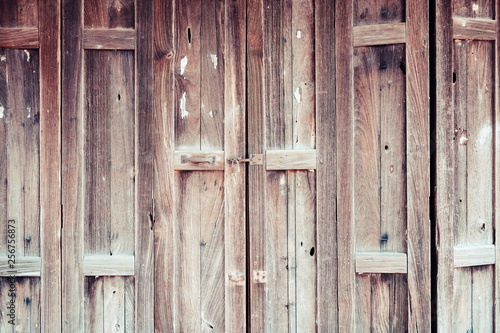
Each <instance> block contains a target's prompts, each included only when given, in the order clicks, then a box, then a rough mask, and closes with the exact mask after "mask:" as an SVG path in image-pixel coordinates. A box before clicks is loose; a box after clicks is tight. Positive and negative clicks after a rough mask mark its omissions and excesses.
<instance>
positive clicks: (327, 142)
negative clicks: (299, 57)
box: [314, 0, 338, 332]
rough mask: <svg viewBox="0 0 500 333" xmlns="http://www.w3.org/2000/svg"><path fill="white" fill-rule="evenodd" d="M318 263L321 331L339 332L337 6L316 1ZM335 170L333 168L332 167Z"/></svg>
mask: <svg viewBox="0 0 500 333" xmlns="http://www.w3.org/2000/svg"><path fill="white" fill-rule="evenodd" d="M314 6H315V24H316V26H315V35H316V36H315V43H316V45H315V61H316V64H315V76H316V77H315V81H316V149H317V151H316V158H317V162H316V165H317V171H316V185H317V187H316V200H317V202H316V215H317V216H316V218H317V220H316V243H317V245H316V263H317V295H316V297H317V301H316V306H317V322H318V331H320V332H324V331H337V326H338V322H337V318H338V312H337V274H338V271H337V260H338V258H337V224H336V222H337V221H336V220H337V209H336V208H337V186H336V183H337V168H336V166H337V151H336V149H335V148H336V132H337V110H336V105H335V87H336V84H335V83H336V82H335V73H336V71H335V45H336V40H335V34H334V33H328V34H325V33H324V32H325V31H333V30H334V28H335V6H333V5H332V4H331V3H330V2H329V1H326V0H320V1H315V4H314ZM332 165H334V166H335V167H334V168H332V167H331V166H332Z"/></svg>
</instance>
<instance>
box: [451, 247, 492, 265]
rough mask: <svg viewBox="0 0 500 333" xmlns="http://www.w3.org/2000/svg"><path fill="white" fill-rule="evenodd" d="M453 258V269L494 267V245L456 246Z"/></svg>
mask: <svg viewBox="0 0 500 333" xmlns="http://www.w3.org/2000/svg"><path fill="white" fill-rule="evenodd" d="M454 258H455V261H454V262H455V267H470V266H482V265H494V264H495V261H496V253H495V245H476V246H458V247H457V246H456V247H455V249H454Z"/></svg>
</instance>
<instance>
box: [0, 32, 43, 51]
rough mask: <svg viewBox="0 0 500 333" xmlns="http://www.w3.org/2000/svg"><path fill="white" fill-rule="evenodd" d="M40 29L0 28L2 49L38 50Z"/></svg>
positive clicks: (0, 45)
mask: <svg viewBox="0 0 500 333" xmlns="http://www.w3.org/2000/svg"><path fill="white" fill-rule="evenodd" d="M39 45H40V44H39V42H38V28H0V47H6V48H12V49H37V48H38V47H39Z"/></svg>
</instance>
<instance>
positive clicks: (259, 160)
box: [228, 154, 264, 165]
mask: <svg viewBox="0 0 500 333" xmlns="http://www.w3.org/2000/svg"><path fill="white" fill-rule="evenodd" d="M228 162H229V163H230V164H239V163H248V164H249V165H264V154H251V155H250V158H239V157H233V158H230V159H228Z"/></svg>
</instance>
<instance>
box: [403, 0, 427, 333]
mask: <svg viewBox="0 0 500 333" xmlns="http://www.w3.org/2000/svg"><path fill="white" fill-rule="evenodd" d="M406 6H407V7H406V13H407V14H406V91H407V93H406V96H407V100H406V128H408V129H409V131H408V133H407V138H406V149H407V151H406V156H407V157H406V158H407V230H408V243H407V246H408V249H407V251H408V330H409V331H422V332H425V331H430V329H431V292H430V286H431V281H430V278H431V277H430V273H431V270H430V268H431V266H430V265H431V261H430V227H429V222H428V221H429V195H430V189H429V187H430V186H429V179H430V171H429V52H428V49H429V29H428V26H429V3H428V2H427V1H418V2H413V1H412V2H407V3H406Z"/></svg>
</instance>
